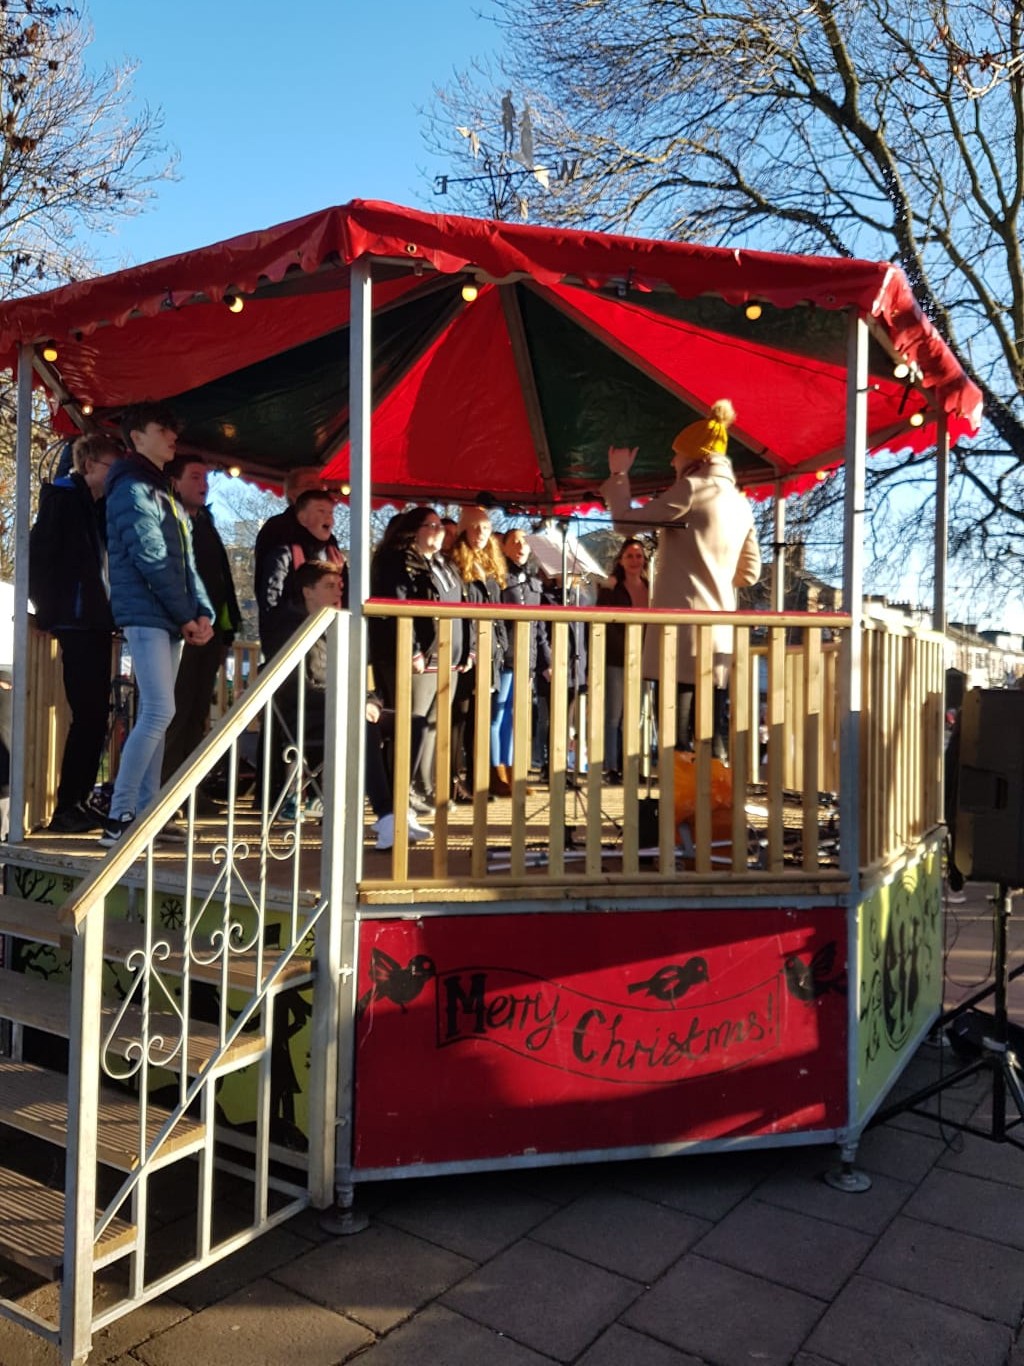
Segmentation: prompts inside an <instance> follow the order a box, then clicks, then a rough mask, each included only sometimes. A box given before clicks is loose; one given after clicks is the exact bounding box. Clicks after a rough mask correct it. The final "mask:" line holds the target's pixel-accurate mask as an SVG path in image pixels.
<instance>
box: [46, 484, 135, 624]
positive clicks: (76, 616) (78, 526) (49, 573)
mask: <svg viewBox="0 0 1024 1366" xmlns="http://www.w3.org/2000/svg"><path fill="white" fill-rule="evenodd" d="M28 556H29V561H28V579H29V596H30V597H31V599H32V601H33V603H34V604H35V609H36V622H37V623H38V625H40V626H41V627H43V629H44V630H47V631H113V629H114V618H113V615H112V613H111V610H110V595H109V592H108V589H107V577H106V560H107V547H106V517H105V513H104V500H103V499H102V498H100V499H94V498H93V496H92V494H91V493H90V491H89V486H88V485H87V484H86V482H85V480H84V479H83V478H82V476H81V475H80V474H78V473H77V472H76V473H73V474H70V475H68V476H66V477H65V478H63V479H58V480H57V481H56V482H55V483H52V484H44V485H43V486H42V488H41V489H40V490H39V514H38V516H37V517H36V521H35V525H34V526H33V528H32V530H31V532H30V533H29V550H28Z"/></svg>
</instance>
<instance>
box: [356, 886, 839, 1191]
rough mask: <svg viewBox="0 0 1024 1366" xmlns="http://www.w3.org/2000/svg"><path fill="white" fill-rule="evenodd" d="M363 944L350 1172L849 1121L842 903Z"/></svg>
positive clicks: (371, 925)
mask: <svg viewBox="0 0 1024 1366" xmlns="http://www.w3.org/2000/svg"><path fill="white" fill-rule="evenodd" d="M359 953H360V968H359V972H360V982H361V985H362V987H363V990H362V993H361V995H360V1000H359V1006H358V1011H357V1044H356V1050H357V1051H356V1134H355V1138H356V1143H355V1152H356V1166H357V1167H358V1168H362V1169H365V1168H370V1167H385V1166H405V1165H407V1164H412V1163H427V1162H431V1163H432V1162H451V1161H467V1160H470V1159H472V1158H485V1157H506V1156H510V1155H515V1154H521V1153H531V1152H581V1151H586V1150H590V1149H595V1148H619V1147H632V1146H647V1145H650V1144H656V1143H669V1142H677V1141H684V1140H697V1139H711V1138H725V1137H733V1136H736V1135H741V1134H743V1135H752V1134H774V1133H783V1132H791V1131H800V1130H814V1129H829V1128H833V1127H835V1126H837V1125H840V1124H842V1123H843V1122H844V1121H845V1118H846V1062H847V1060H846V1035H847V1027H846V931H845V918H844V913H843V912H842V911H841V910H837V909H834V908H827V909H822V910H788V909H778V910H774V909H773V910H731V911H730V910H718V909H714V910H699V911H657V912H655V911H637V912H626V911H619V912H616V913H614V914H601V913H581V914H577V915H569V914H561V913H557V914H553V913H544V914H535V915H495V916H479V915H470V916H458V917H455V916H452V917H443V918H439V919H436V920H425V921H414V922H411V921H398V920H380V921H366V922H364V923H363V924H362V926H361V928H360V948H359Z"/></svg>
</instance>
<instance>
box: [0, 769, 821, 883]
mask: <svg viewBox="0 0 1024 1366" xmlns="http://www.w3.org/2000/svg"><path fill="white" fill-rule="evenodd" d="M531 787H532V789H533V790H532V793H531V795H529V796H528V797H527V799H526V823H527V824H526V874H525V883H524V887H527V888H528V893H529V894H530V895H531V896H536V895H539V894H540V893H541V892H542V890H543V886H544V884H545V882H546V880H547V874H548V859H549V855H550V851H551V848H552V843H553V841H554V839H555V838H557V837H558V836H556V833H555V830H556V825H557V823H555V822H553V819H552V812H551V806H550V801H549V793H548V790H547V788H546V787H545V786H544V785H543V784H541V783H539V782H537V781H536V780H534V779H532V778H531ZM639 795H640V796H641V797H645V796H646V795H647V787H646V785H644V787H643V788H642V789H641V792H640V794H639ZM651 795H653V796H654V797H657V796H658V788H657V786H656V785H654V786H652V788H651ZM762 795H763V794H762V793H761V792H760V791H759V790H758V789H756V788H752V789H750V791H749V792H748V796H747V818H748V824H749V833H750V841H749V850H748V854H749V858H748V862H749V866H750V868H751V869H752V870H756V868H757V866H758V848H759V842H760V841H762V839H763V835H764V829H763V819H762V815H763V813H764V807H763V806H762V804H761V798H762ZM625 800H626V797H625V793H624V789H623V788H622V787H621V786H618V785H615V786H602V787H601V789H600V812H599V817H600V826H601V847H602V861H601V867H602V872H604V871H607V872H608V873H609V874H610V875H613V876H614V874H616V873H621V866H622V864H621V851H622V833H621V821H622V817H623V807H624V802H625ZM592 808H593V803H592V802H591V801H590V799H589V796H588V793H587V792H586V790H583V791H579V792H577V791H575V790H570V791H568V792H567V793H566V803H565V822H564V830H563V832H562V834H561V836H560V838H561V839H562V841H563V844H564V847H565V851H566V853H565V873H566V876H565V878H564V879H563V880H562V885H561V886H560V887H559V889H558V892H557V896H558V899H560V900H561V899H566V898H568V899H572V897H573V895H574V889H573V885H572V884H573V873H574V870H577V873H578V872H581V871H582V867H583V862H582V861H583V857H584V846H585V842H586V833H587V824H588V817H589V816H590V815H592V814H593V810H592ZM595 819H596V817H595ZM445 821H446V824H447V831H446V835H445V840H446V848H447V873H446V879H445V880H446V881H447V882H449V883H451V882H454V883H456V884H457V887H456V888H454V889H453V888H451V887H449V889H448V899H450V900H475V899H493V898H494V897H495V895H496V893H498V892H499V891H500V890H505V891H506V894H508V890H507V885H506V886H505V887H503V886H502V884H507V877H508V869H509V847H510V832H511V828H512V802H511V800H509V799H508V798H504V799H502V798H498V799H493V800H491V801H489V802H488V803H487V806H486V828H485V830H484V836H485V839H486V843H487V850H488V854H487V878H486V882H487V883H488V884H489V887H490V891H489V895H488V889H487V888H483V887H481V886H480V885H479V883H480V879H479V878H477V879H473V878H472V862H471V859H472V852H473V849H474V846H475V844H476V840H477V837H478V836H477V832H476V831H475V829H474V808H473V807H472V806H471V805H455V804H452V805H450V806H449V808H448V810H447V812H446V813H445ZM372 822H373V815H372V813H371V812H370V811H369V808H367V809H366V812H365V813H364V829H365V835H366V839H365V844H364V856H363V870H362V882H361V887H362V892H363V895H362V899H363V900H364V901H367V902H378V903H388V902H392V903H394V902H406V903H408V902H417V903H422V902H430V901H436V900H438V899H440V892H441V888H440V887H439V885H438V884H439V881H440V879H438V878H437V876H436V871H435V859H434V849H435V838H434V836H433V826H434V823H435V818H429V817H428V818H427V819H426V821H425V824H426V825H427V827H428V829H431V832H432V833H431V838H429V839H427V840H424V841H422V842H420V843H418V844H416V845H411V846H410V849H409V856H408V867H407V871H406V872H405V873H404V875H402V876H396V873H397V872H398V870H397V869H396V866H395V864H394V862H393V858H392V854H391V853H390V852H387V853H385V852H382V851H378V850H377V849H376V840H375V835H374V834H373V832H372V830H371V828H370V827H371V824H372ZM835 822H836V813H835V810H834V808H833V807H831V806H829V805H828V804H823V805H822V807H821V809H820V822H819V830H820V841H821V843H820V852H819V862H820V866H821V868H822V870H823V871H830V870H831V876H832V878H833V879H834V877H835V872H834V869H835V858H834V854H835V852H836V849H837V843H838V842H837V840H836V839H835V838H834V834H833V832H832V830H830V825H831V826H833V827H834V826H835ZM800 824H801V810H800V807H799V806H798V805H797V804H796V803H795V802H794V803H792V804H791V806H790V807H788V808H787V811H786V827H787V844H788V843H789V842H790V840H792V847H793V850H794V853H795V854H798V851H799V844H798V840H799V830H800ZM295 831H296V826H295V824H294V822H278V823H275V825H274V826H273V827H272V830H271V840H270V850H271V857H270V858H268V859H267V860H266V865H265V874H264V875H265V878H266V886H267V899H268V902H269V903H271V904H274V903H278V904H280V905H281V906H282V908H283V907H284V906H286V905H288V904H290V899H291V892H292V888H293V886H294V869H293V861H292V858H291V855H290V849H289V846H288V839H289V837H290V836H292V835H294V833H295ZM225 835H226V822H225V818H223V817H222V818H220V819H218V818H217V817H207V818H201V819H198V820H197V821H196V823H195V839H194V841H193V850H194V860H193V870H192V871H193V879H194V886H195V890H196V891H197V892H199V893H204V892H206V891H209V890H211V889H212V888H213V886H214V885H215V883H216V882H217V880H218V878H220V877H222V875H223V849H224V844H225ZM300 837H301V853H300V870H299V878H298V882H299V886H300V888H301V889H302V896H303V899H304V900H307V901H308V902H310V903H312V902H313V901H314V900H315V899H316V896H317V894H318V891H319V886H320V876H321V867H320V863H321V827H320V825H319V823H318V822H317V821H315V820H304V821H303V822H302V826H301V832H300ZM234 840H235V846H236V851H237V852H236V860H235V864H236V868H237V871H238V874H239V876H240V877H241V878H243V879H244V880H245V881H246V883H247V884H248V885H250V886H252V885H254V883H255V881H257V880H258V879H259V878H260V875H261V874H260V865H259V859H258V856H257V855H258V851H259V848H260V842H261V824H260V821H259V819H258V817H257V815H256V813H255V812H254V810H253V808H252V805H251V802H249V801H248V800H245V799H243V800H241V801H240V802H239V803H238V805H237V807H236V812H235V829H234ZM105 854H106V850H105V849H104V848H103V847H102V846H101V845H100V844H99V842H98V837H97V835H96V834H89V835H83V836H74V835H57V834H51V833H50V832H48V831H46V830H41V831H35V832H33V833H32V834H30V835H29V836H28V837H27V838H26V839H25V841H24V842H23V843H22V844H20V845H18V846H12V847H11V850H10V855H9V862H10V863H11V864H13V865H15V867H16V873H15V885H14V886H9V890H10V891H12V892H14V893H15V894H17V895H20V896H28V897H34V898H35V899H50V898H49V897H48V896H47V897H45V898H44V897H43V896H41V895H40V886H39V883H40V880H43V881H44V882H45V881H50V880H53V883H54V887H53V888H51V890H53V889H55V888H56V885H57V883H58V882H59V881H61V880H66V879H75V880H77V879H79V878H81V877H82V876H83V875H84V874H87V873H88V872H89V871H90V869H91V868H93V867H94V866H96V865H97V864H98V862H99V861H100V860H101V859H102V858H103V857H104V856H105ZM721 862H722V863H725V862H726V859H725V858H724V857H723V858H722V860H721ZM641 866H642V867H643V866H645V865H644V864H643V862H642V863H641ZM650 866H651V867H653V866H654V865H653V862H652V864H651V865H650ZM678 868H679V870H680V876H681V879H682V878H685V880H686V881H687V882H690V881H692V877H693V875H692V874H690V875H689V876H688V877H687V876H686V875H685V868H686V864H685V862H684V861H683V860H682V859H680V860H679V863H678ZM724 871H726V870H725V869H722V870H721V872H724ZM146 875H147V870H146V861H145V860H144V859H140V860H139V862H138V864H137V865H136V867H135V868H134V869H133V870H132V873H131V874H130V875H129V877H128V878H127V879H126V882H127V884H128V885H137V886H141V885H143V883H144V880H145V877H146ZM185 875H186V859H185V850H184V848H183V847H182V846H180V845H178V846H173V845H169V846H165V847H158V848H156V849H155V850H154V855H153V876H154V881H155V884H156V885H157V886H158V887H159V888H161V889H162V890H165V891H183V890H184V886H185ZM640 881H641V882H642V881H643V879H641V880H640ZM715 882H716V883H717V884H718V888H717V890H718V891H719V892H721V891H724V890H726V889H725V888H724V887H722V886H721V884H722V882H723V878H722V877H721V875H720V876H719V877H718V878H717V879H715ZM432 884H433V885H432ZM813 885H814V878H813V876H812V877H810V878H809V879H808V890H811V889H812V888H813ZM42 890H45V888H44V889H42ZM694 890H696V888H694ZM830 890H832V891H834V890H835V884H834V881H833V882H832V883H831V886H830ZM620 891H621V892H624V891H625V889H620ZM575 894H576V895H580V894H582V889H581V890H580V892H576V893H575Z"/></svg>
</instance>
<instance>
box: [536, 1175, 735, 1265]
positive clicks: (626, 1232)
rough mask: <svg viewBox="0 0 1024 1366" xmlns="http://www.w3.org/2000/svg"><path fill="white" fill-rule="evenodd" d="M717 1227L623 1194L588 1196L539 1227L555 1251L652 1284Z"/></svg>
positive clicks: (538, 1235)
mask: <svg viewBox="0 0 1024 1366" xmlns="http://www.w3.org/2000/svg"><path fill="white" fill-rule="evenodd" d="M710 1227H711V1225H710V1224H708V1223H707V1221H706V1220H703V1219H694V1218H691V1217H690V1216H689V1215H686V1214H680V1213H679V1212H678V1211H677V1210H672V1209H666V1208H665V1206H664V1205H656V1204H653V1203H652V1202H651V1201H650V1200H640V1199H639V1198H638V1197H637V1196H635V1195H626V1194H625V1193H624V1192H621V1191H604V1192H602V1191H595V1192H594V1193H593V1194H592V1195H583V1196H581V1197H580V1198H579V1199H578V1200H575V1201H574V1202H573V1203H572V1204H571V1205H567V1206H566V1207H565V1209H562V1210H559V1211H558V1213H557V1214H553V1215H552V1216H551V1218H549V1219H548V1220H547V1221H546V1222H545V1223H543V1224H541V1225H540V1226H539V1227H538V1228H536V1229H534V1231H533V1237H534V1238H536V1239H537V1241H538V1242H542V1243H547V1244H548V1246H549V1247H557V1248H560V1249H561V1250H562V1251H563V1252H568V1253H571V1254H572V1255H573V1256H574V1257H582V1258H583V1259H584V1260H585V1261H588V1262H596V1263H597V1265H598V1266H603V1267H606V1268H607V1270H609V1271H617V1272H619V1274H620V1275H623V1276H629V1277H631V1278H632V1279H633V1280H636V1281H643V1282H645V1283H650V1282H651V1281H654V1280H656V1279H657V1278H658V1276H660V1275H661V1273H662V1272H663V1271H665V1270H666V1268H668V1267H670V1266H671V1265H672V1263H673V1262H674V1261H676V1259H677V1258H679V1257H681V1256H682V1255H683V1253H684V1252H685V1251H686V1250H687V1248H688V1247H690V1245H691V1244H692V1243H694V1242H695V1241H696V1240H697V1239H698V1238H699V1237H701V1236H702V1235H703V1234H705V1233H706V1232H707V1231H708V1229H709V1228H710Z"/></svg>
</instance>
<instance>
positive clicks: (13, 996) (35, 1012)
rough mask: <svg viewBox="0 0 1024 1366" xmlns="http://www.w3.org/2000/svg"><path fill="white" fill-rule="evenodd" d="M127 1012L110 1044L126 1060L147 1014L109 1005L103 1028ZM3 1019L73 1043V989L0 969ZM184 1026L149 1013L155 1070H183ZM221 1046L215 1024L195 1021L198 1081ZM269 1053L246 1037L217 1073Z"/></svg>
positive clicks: (260, 1037) (258, 1038)
mask: <svg viewBox="0 0 1024 1366" xmlns="http://www.w3.org/2000/svg"><path fill="white" fill-rule="evenodd" d="M122 1010H124V1014H123V1015H122V1016H121V1019H120V1023H119V1024H118V1026H117V1030H116V1032H115V1034H114V1037H113V1038H112V1039H111V1040H110V1041H109V1043H108V1044H107V1048H108V1050H109V1051H110V1052H112V1053H114V1054H116V1055H117V1056H119V1057H122V1058H123V1057H126V1056H127V1055H128V1053H129V1050H131V1049H133V1048H134V1047H135V1046H136V1045H137V1044H138V1042H139V1040H140V1039H141V1037H142V1011H141V1010H140V1009H139V1007H138V1006H128V1007H127V1008H124V1007H123V1006H122V1005H121V1003H117V1004H114V1003H112V1002H110V1001H105V1002H104V1003H103V1007H102V1020H103V1024H102V1029H103V1035H104V1038H105V1037H106V1032H107V1031H108V1030H109V1029H110V1028H111V1027H112V1026H113V1024H114V1021H115V1020H117V1018H118V1015H119V1013H120V1012H121V1011H122ZM0 1019H5V1020H15V1021H17V1022H18V1023H19V1024H23V1025H27V1026H28V1027H29V1028H30V1029H41V1030H43V1031H44V1032H45V1033H47V1034H56V1035H58V1036H59V1037H60V1038H63V1039H67V1038H70V1030H71V985H70V983H69V982H66V981H51V980H48V979H47V978H44V977H36V976H34V975H32V974H30V973H27V972H13V971H12V970H11V969H10V968H0ZM181 1029H182V1022H181V1021H180V1020H179V1019H178V1017H177V1016H176V1015H173V1014H171V1013H170V1012H165V1013H157V1012H154V1011H151V1012H150V1016H149V1060H150V1062H151V1063H153V1064H154V1065H156V1066H159V1067H167V1068H170V1069H171V1070H173V1071H179V1070H180V1068H181V1059H180V1056H179V1054H180V1047H179V1041H180V1036H181ZM219 1046H220V1036H219V1032H218V1030H217V1027H216V1026H215V1025H211V1024H206V1023H205V1022H203V1021H201V1020H193V1021H192V1022H191V1025H190V1029H189V1050H188V1072H189V1075H190V1076H199V1075H200V1074H201V1073H203V1072H205V1071H206V1070H207V1069H208V1068H209V1067H210V1064H211V1060H212V1058H213V1056H214V1054H215V1053H216V1052H217V1050H218V1048H219ZM265 1048H266V1038H265V1037H264V1034H263V1031H262V1030H254V1031H253V1032H252V1033H246V1034H241V1035H240V1036H239V1037H238V1039H236V1041H235V1042H234V1043H233V1044H232V1045H231V1047H230V1048H229V1049H228V1051H227V1053H226V1054H225V1055H224V1057H223V1058H221V1059H220V1061H219V1062H218V1063H217V1070H218V1071H227V1070H230V1069H233V1068H236V1067H240V1066H244V1065H245V1064H246V1063H247V1062H251V1061H253V1060H254V1059H256V1058H257V1057H259V1055H260V1054H261V1053H263V1051H264V1050H265Z"/></svg>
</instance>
